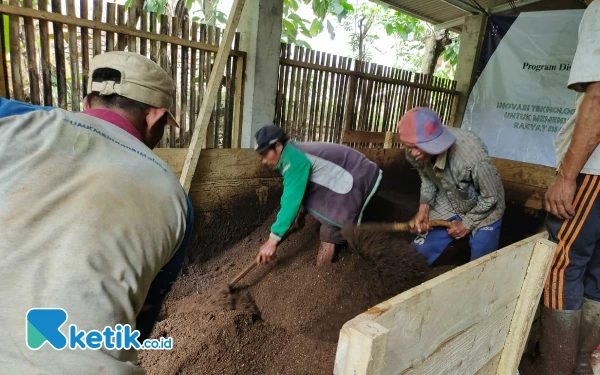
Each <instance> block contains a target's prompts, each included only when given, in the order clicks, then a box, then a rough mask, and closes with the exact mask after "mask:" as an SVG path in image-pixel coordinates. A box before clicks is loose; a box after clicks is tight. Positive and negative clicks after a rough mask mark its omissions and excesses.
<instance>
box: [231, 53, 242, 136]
mask: <svg viewBox="0 0 600 375" xmlns="http://www.w3.org/2000/svg"><path fill="white" fill-rule="evenodd" d="M236 60H237V65H236V71H235V94H234V96H235V98H234V109H233V129H232V135H231V138H232V139H231V147H233V148H239V147H241V145H242V125H243V119H244V117H243V116H244V114H243V109H244V65H245V59H244V58H243V57H236Z"/></svg>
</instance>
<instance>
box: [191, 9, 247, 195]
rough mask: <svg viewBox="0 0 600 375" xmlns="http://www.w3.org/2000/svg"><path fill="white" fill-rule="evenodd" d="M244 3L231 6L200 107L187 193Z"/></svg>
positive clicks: (192, 145) (192, 143)
mask: <svg viewBox="0 0 600 375" xmlns="http://www.w3.org/2000/svg"><path fill="white" fill-rule="evenodd" d="M244 3H245V0H235V1H234V3H233V5H232V6H231V12H230V13H229V17H228V19H227V25H226V26H225V31H224V32H223V41H222V42H221V44H220V46H219V50H218V52H217V56H216V57H215V63H214V66H213V69H212V71H211V74H210V79H209V81H208V89H207V90H206V91H207V92H206V95H204V100H203V101H202V106H201V107H200V114H199V115H198V119H197V121H196V126H195V129H194V134H193V136H192V140H191V143H190V147H189V149H188V153H187V155H186V160H185V164H184V166H183V171H182V174H181V179H180V182H181V184H182V185H183V188H184V190H185V191H186V192H187V191H189V190H190V187H191V184H192V179H193V178H194V174H195V172H196V166H197V165H198V159H199V158H200V150H201V148H202V145H203V144H204V140H205V139H206V130H207V128H208V123H209V121H210V115H211V112H212V108H213V107H214V105H215V102H216V99H217V97H216V96H217V93H218V88H219V86H220V85H221V77H222V74H223V70H224V68H225V64H226V63H227V58H228V56H229V54H230V52H231V43H232V42H233V38H234V36H235V32H236V29H237V25H238V23H239V21H240V17H241V15H242V10H243V8H244Z"/></svg>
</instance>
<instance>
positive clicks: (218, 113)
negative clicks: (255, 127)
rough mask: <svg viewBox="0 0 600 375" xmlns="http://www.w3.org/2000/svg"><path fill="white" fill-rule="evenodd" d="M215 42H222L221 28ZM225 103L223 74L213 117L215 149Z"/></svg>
mask: <svg viewBox="0 0 600 375" xmlns="http://www.w3.org/2000/svg"><path fill="white" fill-rule="evenodd" d="M215 41H216V42H217V43H220V42H221V30H220V29H219V28H216V30H215ZM227 61H229V58H227V59H226V60H225V64H224V66H223V69H225V70H227ZM222 101H223V74H221V79H220V82H219V85H218V87H217V100H216V103H215V109H214V110H213V113H212V116H214V119H215V122H214V123H215V129H214V132H215V134H214V139H215V142H214V145H215V147H219V131H220V129H221V102H222Z"/></svg>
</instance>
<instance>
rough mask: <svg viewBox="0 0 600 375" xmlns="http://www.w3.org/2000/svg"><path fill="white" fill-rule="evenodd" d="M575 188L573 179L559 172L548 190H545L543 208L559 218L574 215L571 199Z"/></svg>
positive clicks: (575, 184)
mask: <svg viewBox="0 0 600 375" xmlns="http://www.w3.org/2000/svg"><path fill="white" fill-rule="evenodd" d="M576 189H577V183H576V182H575V180H571V179H567V178H565V177H563V176H561V175H560V173H559V174H558V175H557V176H556V178H555V179H554V182H553V183H552V185H550V187H549V188H548V191H546V196H545V197H544V208H545V209H546V211H548V212H550V213H551V214H552V215H554V216H556V217H559V218H561V219H565V220H566V219H570V218H572V217H573V216H574V215H575V210H574V209H573V199H574V197H575V190H576Z"/></svg>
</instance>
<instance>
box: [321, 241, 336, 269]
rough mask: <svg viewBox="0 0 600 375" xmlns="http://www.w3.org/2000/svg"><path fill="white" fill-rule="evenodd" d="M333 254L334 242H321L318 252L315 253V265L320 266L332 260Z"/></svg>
mask: <svg viewBox="0 0 600 375" xmlns="http://www.w3.org/2000/svg"><path fill="white" fill-rule="evenodd" d="M334 256H335V244H332V243H329V242H321V246H319V252H318V253H317V266H322V265H324V264H328V263H331V262H333V257H334Z"/></svg>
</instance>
